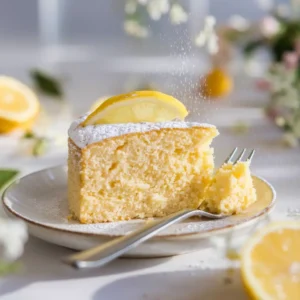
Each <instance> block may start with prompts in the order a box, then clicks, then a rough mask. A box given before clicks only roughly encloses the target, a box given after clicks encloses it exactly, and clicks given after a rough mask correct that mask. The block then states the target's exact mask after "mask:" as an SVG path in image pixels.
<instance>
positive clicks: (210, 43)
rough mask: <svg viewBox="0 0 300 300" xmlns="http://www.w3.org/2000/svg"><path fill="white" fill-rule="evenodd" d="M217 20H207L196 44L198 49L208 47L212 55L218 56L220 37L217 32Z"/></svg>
mask: <svg viewBox="0 0 300 300" xmlns="http://www.w3.org/2000/svg"><path fill="white" fill-rule="evenodd" d="M215 25H216V19H215V18H214V17H213V16H208V17H206V19H205V24H204V28H203V30H202V31H201V32H200V33H199V34H198V36H197V37H196V40H195V43H196V45H197V46H198V47H204V46H205V45H206V47H207V50H208V52H209V53H210V54H216V53H217V52H218V51H219V43H218V36H217V34H216V32H215Z"/></svg>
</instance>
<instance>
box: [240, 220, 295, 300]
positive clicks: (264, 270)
mask: <svg viewBox="0 0 300 300" xmlns="http://www.w3.org/2000/svg"><path fill="white" fill-rule="evenodd" d="M242 277H243V281H244V283H245V286H246V288H247V290H248V292H249V294H250V295H251V296H252V298H253V299H260V300H269V299H270V300H271V299H272V300H277V299H288V300H296V299H297V300H298V299H300V221H285V222H274V223H271V224H270V225H267V226H266V227H265V228H263V229H261V230H260V231H258V232H257V233H256V234H255V235H254V236H253V237H251V238H250V239H249V240H248V241H247V243H246V245H245V247H244V249H243V251H242Z"/></svg>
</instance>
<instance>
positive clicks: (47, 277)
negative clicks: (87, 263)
mask: <svg viewBox="0 0 300 300" xmlns="http://www.w3.org/2000/svg"><path fill="white" fill-rule="evenodd" d="M72 253H74V251H73V250H70V249H66V248H63V247H59V246H55V245H53V244H49V243H47V242H44V241H42V240H40V239H38V238H34V237H30V240H29V242H28V243H27V246H26V248H25V252H24V255H23V256H22V263H23V267H22V270H21V271H19V272H18V273H17V274H12V275H10V276H8V277H7V278H4V279H3V280H2V283H1V286H0V297H1V296H3V295H5V294H8V293H11V292H14V291H16V290H18V289H22V288H23V287H25V286H27V285H30V284H32V283H35V282H43V281H51V280H55V281H58V280H66V279H77V278H78V279H79V278H88V277H102V276H107V275H113V274H116V273H118V274H120V273H126V272H132V271H134V270H139V269H148V268H151V267H154V266H156V265H159V264H161V263H164V262H165V261H166V260H168V259H170V258H150V259H129V258H122V259H118V260H116V261H114V262H112V263H110V264H109V265H107V266H104V267H102V268H100V269H91V270H75V269H73V268H72V267H70V266H68V265H65V264H64V263H62V262H61V258H62V257H65V256H67V255H70V254H72Z"/></svg>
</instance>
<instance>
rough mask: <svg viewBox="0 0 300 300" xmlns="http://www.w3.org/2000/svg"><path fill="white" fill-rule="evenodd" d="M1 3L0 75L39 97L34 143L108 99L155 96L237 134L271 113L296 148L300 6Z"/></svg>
mask: <svg viewBox="0 0 300 300" xmlns="http://www.w3.org/2000/svg"><path fill="white" fill-rule="evenodd" d="M0 1H1V10H0V43H1V47H0V68H1V73H2V74H3V75H5V76H11V77H13V78H15V79H17V80H20V81H21V82H23V83H25V84H26V85H28V86H29V87H30V88H32V89H33V90H34V91H35V92H36V93H37V95H38V98H39V102H40V103H41V106H42V108H43V113H42V114H41V116H40V118H39V119H40V121H41V120H42V121H43V122H42V123H43V124H42V125H41V123H40V122H37V123H36V126H35V127H36V128H34V129H33V131H36V130H37V131H38V132H37V134H38V135H44V133H43V132H44V131H45V130H44V128H45V126H46V125H47V126H48V129H47V130H48V131H49V130H50V131H51V132H54V131H55V129H56V130H58V131H60V132H63V133H64V134H65V136H66V133H67V128H68V126H69V124H70V122H71V120H72V119H74V118H76V117H78V116H79V115H82V114H84V113H86V112H87V111H90V110H92V108H94V107H95V105H97V103H100V102H101V101H103V100H104V99H106V98H107V97H109V96H111V95H114V94H118V93H124V92H128V91H132V90H139V89H153V90H159V91H162V92H166V93H168V94H171V95H173V96H175V97H177V98H178V99H180V100H181V101H183V102H184V103H185V104H186V105H187V107H188V109H189V111H190V115H189V118H190V119H192V120H196V121H202V122H208V123H213V124H216V125H217V126H229V127H233V128H234V130H237V131H238V132H240V131H241V132H243V131H247V127H249V126H248V125H249V124H250V123H253V124H254V123H255V122H259V120H261V118H262V117H264V116H265V110H266V109H267V110H268V114H267V115H268V116H271V119H273V121H275V123H276V124H277V125H278V126H280V127H282V128H283V129H284V131H288V132H287V133H288V135H287V136H288V137H287V139H288V141H289V142H288V143H289V144H291V145H295V144H297V143H298V138H299V137H300V112H299V109H298V107H299V105H298V104H299V103H300V101H299V99H300V96H299V95H300V91H299V88H298V86H299V85H298V79H299V76H298V75H299V74H300V72H298V70H299V69H300V65H299V57H300V54H299V53H300V50H299V49H300V47H298V46H297V45H298V44H299V45H300V42H299V38H298V37H299V36H300V25H299V24H300V10H299V0H251V1H240V0H185V1H184V0H180V1H179V0H178V1H177V0H176V1H170V0H123V1H121V0H112V1H96V0H90V1H88V3H87V2H83V1H80V0H51V1H50V0H27V1H18V0H0ZM298 48H299V49H298ZM297 49H298V50H297ZM278 63H280V64H281V65H282V66H283V67H281V66H280V64H279V69H278V68H277V69H278V70H277V71H278V72H277V73H278V74H277V73H276V72H275V73H276V76H274V72H273V73H272V74H273V75H272V78H270V76H269V75H270V74H269V70H270V69H271V68H272V67H273V65H274V64H276V66H277V65H278ZM291 63H292V64H293V66H292V68H290V66H291ZM286 66H287V67H286ZM285 72H289V75H288V76H287V74H286V73H285ZM294 74H298V75H297V76H296V77H297V79H296V81H295V82H291V80H292V81H293V78H294V77H295V76H294ZM282 78H283V79H284V80H283V79H282ZM291 78H292V79H291ZM285 79H286V80H287V82H286V81H285ZM290 79H291V80H290ZM288 80H290V81H288ZM279 83H280V84H279ZM49 87H50V88H49ZM278 90H280V91H281V92H280V93H278ZM274 91H276V93H274ZM57 98H60V99H62V98H63V100H64V101H56V100H55V99H57ZM99 101H100V102H99ZM95 103H96V104H95ZM280 106H281V107H280ZM278 108H280V109H279V110H278ZM286 108H288V110H287V109H286ZM278 111H280V112H278ZM287 111H288V113H289V114H288V115H286V112H287ZM46 115H47V117H46ZM246 116H247V122H245V117H246ZM278 117H279V118H278ZM53 118H54V119H55V122H54V121H53ZM46 119H47V120H48V121H47V122H48V123H47V122H45V120H46ZM59 120H60V121H59ZM61 121H62V122H61ZM45 123H47V124H46V125H45ZM246 123H247V124H246ZM298 123H299V125H298ZM49 128H51V129H49ZM0 131H1V128H0ZM41 131H42V133H41ZM65 136H64V137H63V138H62V139H65Z"/></svg>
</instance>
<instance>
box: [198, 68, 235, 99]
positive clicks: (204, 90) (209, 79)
mask: <svg viewBox="0 0 300 300" xmlns="http://www.w3.org/2000/svg"><path fill="white" fill-rule="evenodd" d="M232 88H233V80H232V78H231V77H230V76H229V75H228V74H227V73H226V72H225V71H224V70H223V69H220V68H214V69H212V70H211V71H210V72H209V73H208V74H207V75H206V76H205V77H204V78H203V80H202V82H201V87H200V92H201V95H202V96H204V97H206V98H220V97H224V96H226V95H228V94H229V93H230V92H231V90H232Z"/></svg>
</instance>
